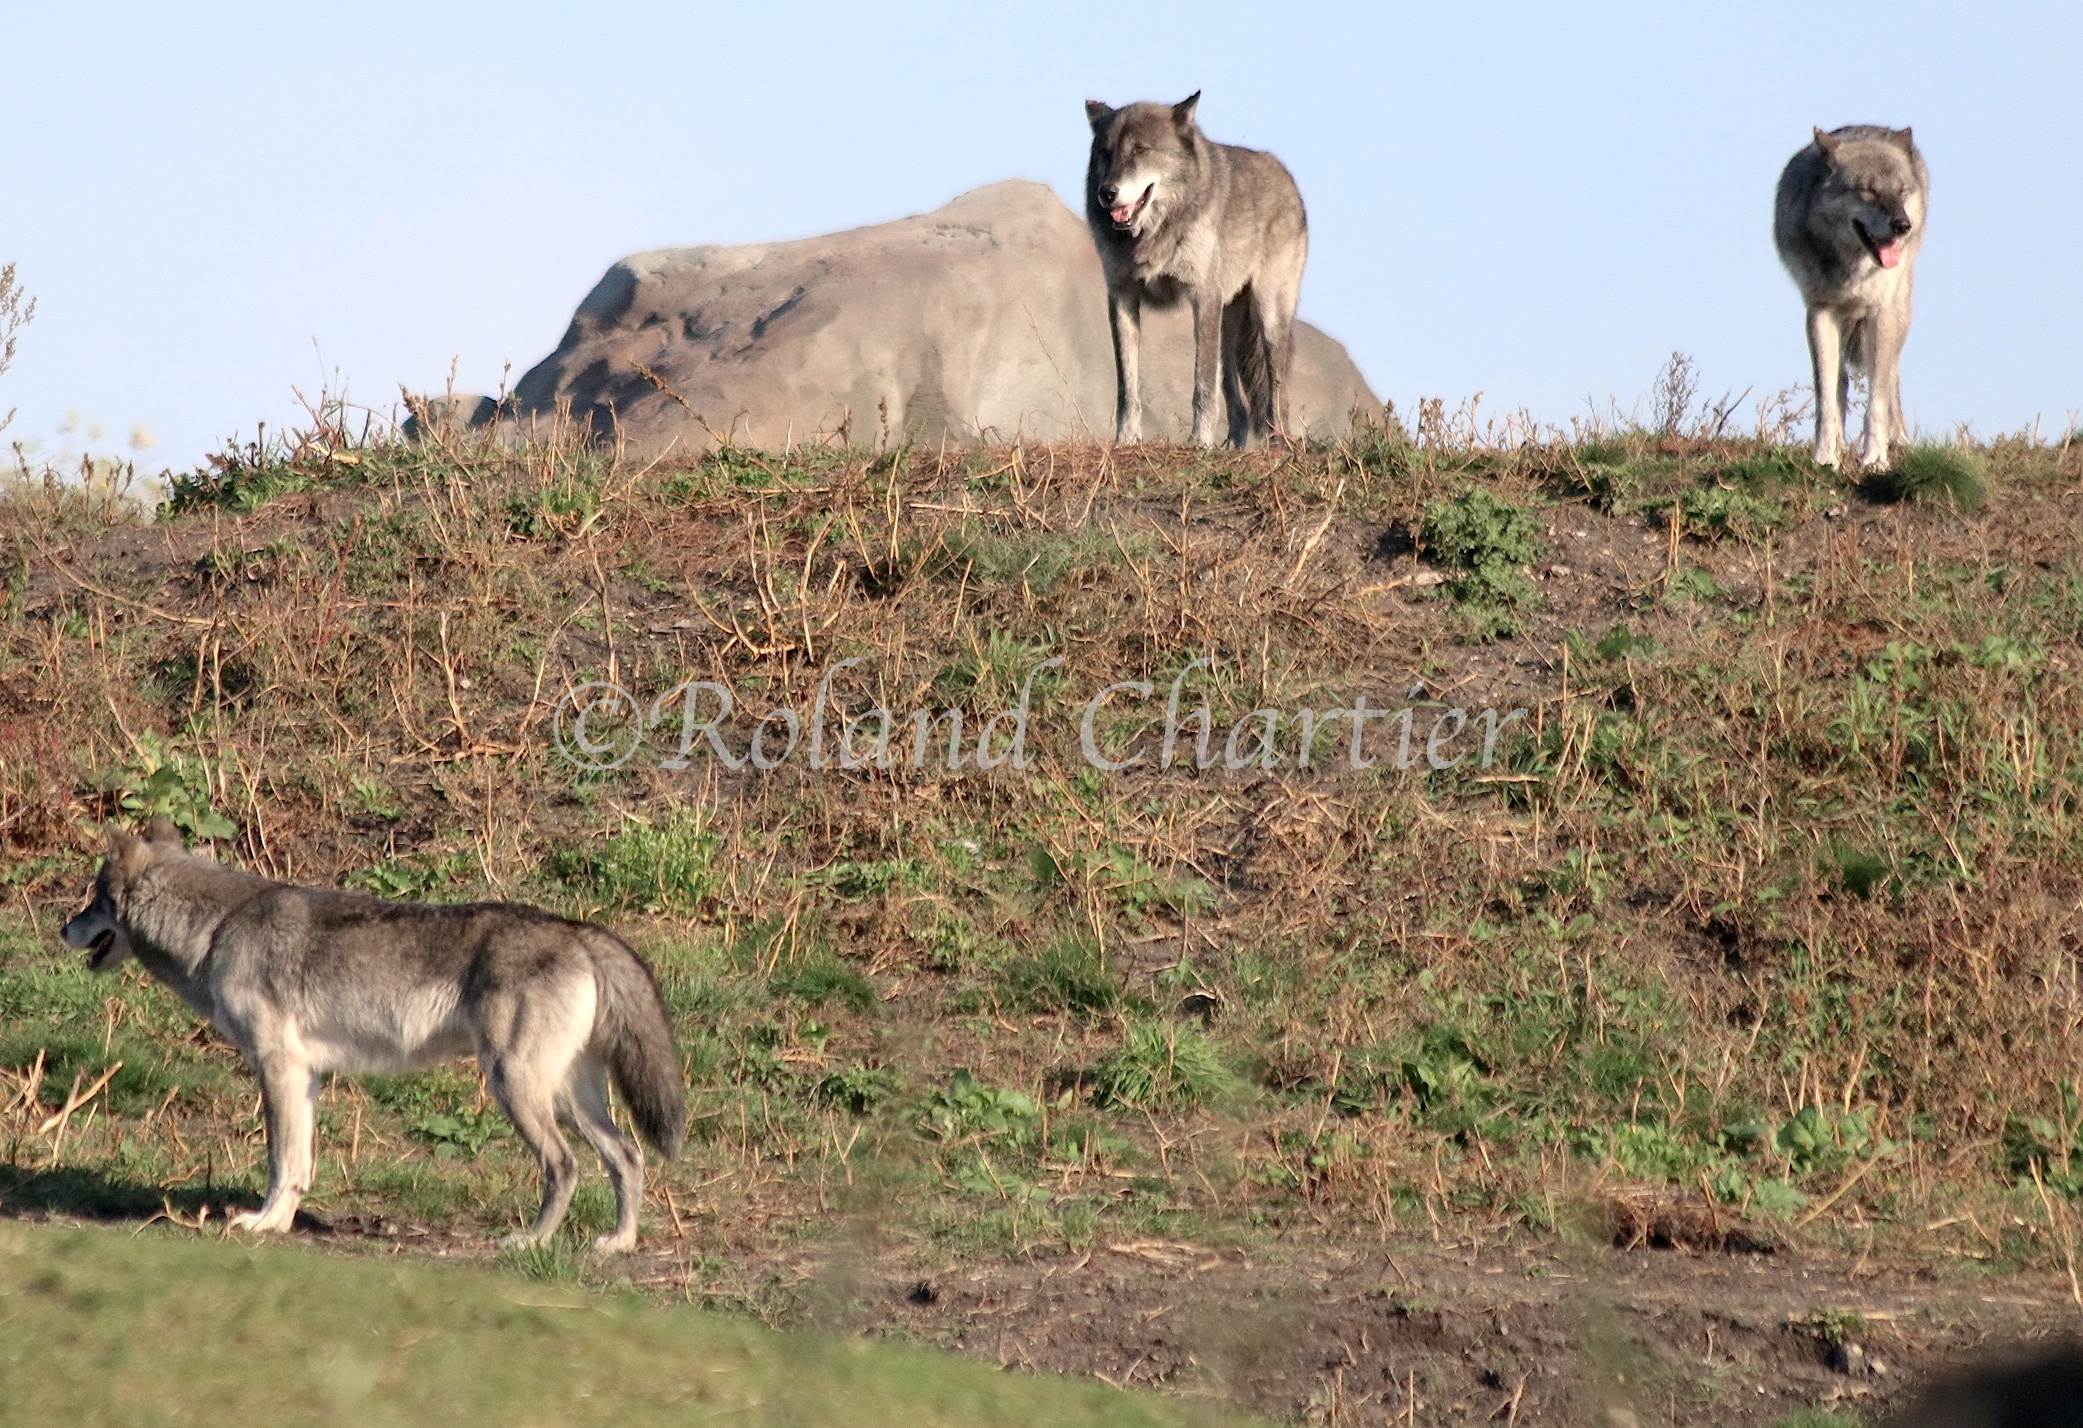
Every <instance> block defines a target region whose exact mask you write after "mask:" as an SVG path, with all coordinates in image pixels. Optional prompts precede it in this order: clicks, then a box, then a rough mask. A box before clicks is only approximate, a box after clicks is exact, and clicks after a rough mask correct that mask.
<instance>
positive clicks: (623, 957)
mask: <svg viewBox="0 0 2083 1428" xmlns="http://www.w3.org/2000/svg"><path fill="white" fill-rule="evenodd" d="M586 947H587V950H588V951H590V952H591V953H592V954H593V981H594V984H595V986H597V987H598V988H599V995H600V1010H599V1012H598V1013H597V1016H598V1020H597V1021H596V1023H595V1025H594V1032H593V1041H594V1045H596V1046H598V1047H599V1048H600V1049H601V1050H602V1051H603V1052H605V1053H606V1055H607V1062H608V1071H609V1072H610V1073H611V1074H612V1075H613V1076H614V1078H615V1089H616V1090H618V1091H620V1092H621V1093H622V1100H623V1103H624V1104H625V1105H627V1106H628V1107H629V1113H630V1115H631V1117H632V1118H634V1119H635V1121H636V1128H637V1130H638V1132H639V1133H641V1134H642V1135H643V1137H644V1139H645V1140H647V1141H649V1142H650V1143H651V1145H652V1147H653V1148H654V1149H655V1150H657V1151H658V1153H659V1154H660V1155H663V1156H665V1157H667V1158H668V1159H670V1158H671V1157H673V1156H675V1155H678V1154H679V1153H680V1142H681V1141H682V1140H683V1139H685V1138H686V1135H687V1082H686V1080H685V1078H683V1077H682V1076H681V1074H680V1053H679V1051H678V1049H677V1048H675V1047H674V1045H673V1028H672V1024H671V1023H670V1022H668V1021H667V1020H666V1015H665V999H664V998H663V997H662V996H660V995H659V993H658V979H657V978H656V977H654V976H652V975H651V968H650V967H649V965H647V964H646V963H645V961H644V959H643V958H641V957H639V956H637V954H636V953H635V952H634V951H632V950H630V948H629V946H628V945H627V944H626V943H624V942H623V941H622V939H620V938H619V937H616V936H615V935H613V934H612V933H609V932H606V931H604V930H602V929H599V928H588V929H587V932H586Z"/></svg>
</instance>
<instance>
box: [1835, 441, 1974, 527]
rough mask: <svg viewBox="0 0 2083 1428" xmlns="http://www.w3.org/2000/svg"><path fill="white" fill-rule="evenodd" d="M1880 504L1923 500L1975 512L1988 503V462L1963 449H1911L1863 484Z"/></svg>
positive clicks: (1953, 447) (1935, 447)
mask: <svg viewBox="0 0 2083 1428" xmlns="http://www.w3.org/2000/svg"><path fill="white" fill-rule="evenodd" d="M1865 486H1866V489H1867V490H1869V491H1871V492H1873V494H1874V495H1876V496H1878V497H1880V498H1881V499H1882V500H1884V501H1924V502H1929V503H1932V504H1935V505H1945V506H1951V507H1952V508H1953V509H1954V510H1956V511H1979V510H1980V509H1982V507H1983V506H1984V505H1985V504H1987V503H1988V500H1989V461H1988V458H1987V457H1985V456H1983V455H1982V454H1981V453H1980V452H1978V451H1970V450H1969V449H1967V448H1966V447H1964V446H1913V447H1911V448H1910V449H1909V450H1908V451H1905V452H1904V453H1903V454H1902V459H1901V460H1900V461H1898V462H1896V463H1895V466H1894V468H1893V469H1892V470H1888V471H1882V472H1878V473H1876V474H1875V475H1872V476H1869V477H1867V478H1866V481H1865Z"/></svg>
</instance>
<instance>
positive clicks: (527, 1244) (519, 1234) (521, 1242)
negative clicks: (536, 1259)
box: [499, 1230, 555, 1250]
mask: <svg viewBox="0 0 2083 1428" xmlns="http://www.w3.org/2000/svg"><path fill="white" fill-rule="evenodd" d="M551 1233H552V1234H554V1233H555V1231H552V1232H551ZM549 1242H550V1236H549V1235H545V1234H538V1233H537V1232H536V1231H534V1230H516V1231H515V1232H514V1233H512V1234H510V1235H501V1236H500V1237H499V1248H501V1249H503V1250H524V1249H534V1248H535V1247H536V1246H537V1245H544V1244H548V1243H549Z"/></svg>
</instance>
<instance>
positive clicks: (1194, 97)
mask: <svg viewBox="0 0 2083 1428" xmlns="http://www.w3.org/2000/svg"><path fill="white" fill-rule="evenodd" d="M1200 103H1201V92H1200V91H1199V90H1198V89H1196V90H1195V91H1194V92H1193V93H1191V94H1189V95H1187V96H1186V97H1185V98H1184V99H1182V100H1180V101H1179V102H1178V103H1177V104H1174V105H1173V106H1172V122H1173V123H1174V124H1177V125H1178V126H1179V127H1180V128H1181V129H1191V128H1192V127H1193V111H1194V110H1196V109H1198V108H1199V107H1200Z"/></svg>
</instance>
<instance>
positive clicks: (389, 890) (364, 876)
mask: <svg viewBox="0 0 2083 1428" xmlns="http://www.w3.org/2000/svg"><path fill="white" fill-rule="evenodd" d="M470 870H471V859H470V855H469V854H468V853H450V854H449V855H447V856H446V857H441V858H436V857H428V856H417V857H411V858H391V859H388V860H386V861H384V862H381V863H378V864H376V865H375V866H374V867H368V868H358V869H356V870H355V871H354V872H351V873H349V874H348V875H347V876H346V877H344V878H342V879H341V880H340V881H341V882H342V884H344V885H345V886H347V887H350V888H355V889H358V890H359V891H361V892H365V893H374V894H375V895H376V896H377V897H388V898H403V899H407V900H411V901H424V900H426V899H428V898H430V897H432V896H434V895H435V894H437V893H441V892H445V891H448V890H450V889H452V888H454V887H456V886H457V885H459V884H461V883H463V882H465V881H467V880H468V879H469V877H470Z"/></svg>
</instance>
